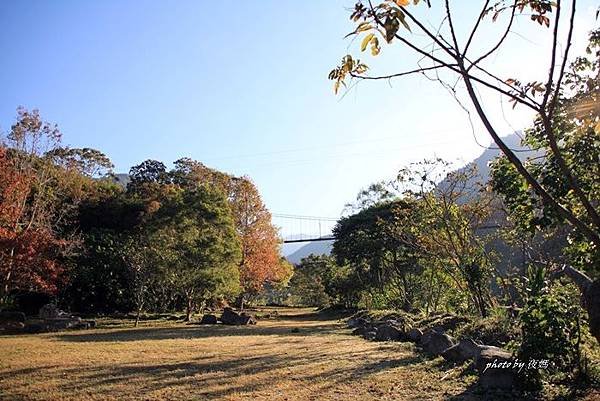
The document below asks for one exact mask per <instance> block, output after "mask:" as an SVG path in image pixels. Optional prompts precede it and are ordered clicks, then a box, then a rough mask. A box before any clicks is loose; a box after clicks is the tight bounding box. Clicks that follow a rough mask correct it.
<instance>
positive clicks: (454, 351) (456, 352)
mask: <svg viewBox="0 0 600 401" xmlns="http://www.w3.org/2000/svg"><path fill="white" fill-rule="evenodd" d="M481 349H482V348H481V346H480V345H479V344H477V343H476V342H475V341H473V340H471V339H470V338H469V339H463V340H460V341H459V342H458V344H455V345H453V346H452V347H450V348H448V349H447V350H445V351H444V352H442V356H443V357H444V359H445V360H447V361H450V362H464V361H466V360H469V359H475V358H477V356H478V355H479V353H480V352H481Z"/></svg>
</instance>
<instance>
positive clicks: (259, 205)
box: [231, 178, 291, 308]
mask: <svg viewBox="0 0 600 401" xmlns="http://www.w3.org/2000/svg"><path fill="white" fill-rule="evenodd" d="M232 193H233V196H232V198H231V207H232V211H233V215H234V218H235V225H236V229H237V232H238V234H239V236H240V239H241V244H242V260H241V262H240V282H241V286H242V290H243V291H242V294H241V296H240V305H241V307H242V308H243V307H244V303H245V301H246V300H247V299H249V298H250V297H252V296H256V295H258V294H259V293H260V292H261V291H262V290H263V288H264V285H265V284H266V283H277V282H281V281H286V280H288V279H289V277H290V275H291V269H289V268H288V265H286V264H282V263H281V262H280V258H279V244H280V240H279V236H278V233H277V230H276V228H275V227H274V226H273V224H272V223H271V213H270V212H269V211H268V210H267V208H266V207H265V205H264V203H263V202H262V199H261V198H260V194H259V193H258V190H257V189H256V186H254V184H253V183H252V182H251V181H250V180H249V179H247V178H239V179H235V180H234V182H233V190H232Z"/></svg>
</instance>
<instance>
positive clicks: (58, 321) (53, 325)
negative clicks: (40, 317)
mask: <svg viewBox="0 0 600 401" xmlns="http://www.w3.org/2000/svg"><path fill="white" fill-rule="evenodd" d="M44 324H45V325H46V327H47V330H48V331H59V330H66V329H75V328H88V325H87V324H82V321H81V318H78V317H66V318H63V317H58V318H52V319H44Z"/></svg>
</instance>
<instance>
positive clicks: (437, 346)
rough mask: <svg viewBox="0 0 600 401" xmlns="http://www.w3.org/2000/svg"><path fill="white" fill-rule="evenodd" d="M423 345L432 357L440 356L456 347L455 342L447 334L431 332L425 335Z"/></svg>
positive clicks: (422, 340)
mask: <svg viewBox="0 0 600 401" xmlns="http://www.w3.org/2000/svg"><path fill="white" fill-rule="evenodd" d="M421 344H422V345H423V348H424V349H425V351H427V352H428V353H430V354H431V355H440V354H441V353H442V352H444V351H445V350H447V349H448V348H450V347H452V346H453V345H454V340H453V339H452V337H450V336H449V335H447V334H444V333H440V332H437V331H435V330H431V331H429V332H427V333H426V334H425V335H423V337H422V338H421Z"/></svg>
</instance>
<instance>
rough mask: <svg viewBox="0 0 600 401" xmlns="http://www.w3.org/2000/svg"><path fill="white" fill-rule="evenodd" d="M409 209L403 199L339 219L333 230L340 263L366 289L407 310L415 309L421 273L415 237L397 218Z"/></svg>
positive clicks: (334, 250) (334, 245) (408, 205)
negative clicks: (386, 295)
mask: <svg viewBox="0 0 600 401" xmlns="http://www.w3.org/2000/svg"><path fill="white" fill-rule="evenodd" d="M410 208H411V204H410V203H409V202H406V201H404V200H396V201H393V202H384V203H379V204H376V205H374V206H371V207H367V208H366V209H363V210H361V211H360V212H358V213H356V214H354V215H351V216H349V217H344V218H342V219H340V220H339V222H338V223H337V225H336V226H335V227H334V229H333V234H334V236H335V238H336V240H335V242H334V244H333V254H334V255H335V257H336V259H337V263H338V264H339V265H341V266H343V265H349V266H350V267H351V268H352V269H354V271H355V273H356V276H357V278H358V279H359V283H361V287H362V288H363V289H366V290H370V291H376V292H379V293H387V294H388V295H389V296H391V297H392V299H391V300H390V301H391V302H392V303H396V304H397V305H398V306H401V307H402V308H404V309H406V310H411V309H412V308H413V307H414V306H415V305H414V304H415V298H416V294H417V293H418V291H419V288H420V273H421V271H422V268H421V266H420V265H419V264H418V262H417V255H416V254H415V248H414V246H413V245H412V244H413V243H414V241H413V240H412V239H411V238H409V237H411V235H412V234H411V233H410V232H409V231H408V230H405V229H403V228H404V226H403V225H402V224H401V222H400V221H399V220H398V219H397V216H398V214H397V210H398V209H410Z"/></svg>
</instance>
